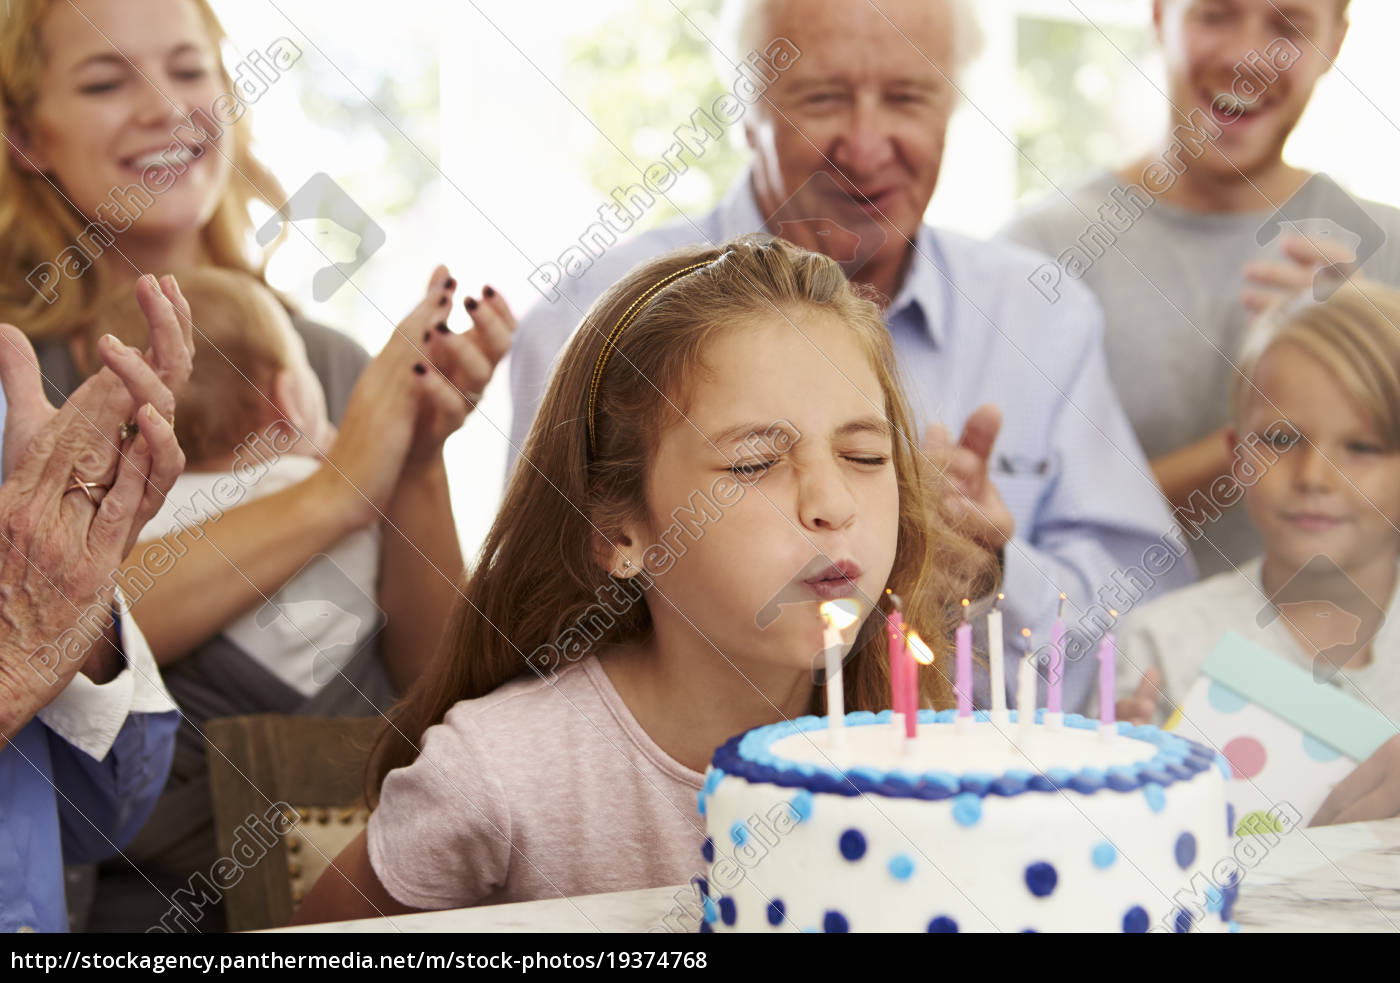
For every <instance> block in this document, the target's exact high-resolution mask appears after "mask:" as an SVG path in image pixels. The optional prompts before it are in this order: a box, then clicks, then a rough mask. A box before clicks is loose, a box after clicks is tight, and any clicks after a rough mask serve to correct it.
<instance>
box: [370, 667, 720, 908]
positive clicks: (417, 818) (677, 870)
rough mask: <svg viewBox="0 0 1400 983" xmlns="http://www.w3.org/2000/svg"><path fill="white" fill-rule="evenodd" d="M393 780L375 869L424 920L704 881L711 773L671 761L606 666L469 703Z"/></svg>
mask: <svg viewBox="0 0 1400 983" xmlns="http://www.w3.org/2000/svg"><path fill="white" fill-rule="evenodd" d="M422 749H423V750H422V754H420V755H419V757H418V760H417V761H415V762H414V763H413V764H412V765H410V766H409V767H407V768H399V769H397V770H395V771H393V772H390V773H389V775H388V777H387V778H385V780H384V787H383V789H382V791H381V792H380V797H379V806H378V808H376V809H375V810H374V813H373V815H371V816H370V820H369V831H368V845H369V858H370V863H371V864H373V865H374V871H375V873H376V874H377V875H378V876H379V879H380V881H381V882H382V883H383V884H384V886H385V888H387V889H388V891H389V893H390V894H392V895H393V896H394V897H395V898H396V899H398V900H399V901H400V902H402V903H403V904H406V905H409V906H410V907H414V908H432V909H442V908H464V907H467V906H468V905H477V904H504V903H506V902H511V901H534V900H538V899H541V898H553V897H560V896H565V897H569V896H575V895H581V894H598V893H602V892H606V891H627V890H635V889H640V888H648V887H661V886H665V885H667V884H683V883H685V882H686V881H688V880H689V879H690V878H691V877H692V876H694V875H695V874H698V873H702V872H703V868H704V861H703V860H702V858H701V856H700V846H701V844H702V843H703V842H704V838H705V833H704V825H703V820H702V819H701V817H700V815H699V814H698V813H697V811H696V804H695V800H696V794H697V793H698V792H699V790H700V786H701V784H702V783H703V781H704V776H702V775H701V774H700V773H699V772H696V771H692V770H691V769H689V768H686V767H685V766H683V765H681V764H679V763H678V762H676V761H675V760H673V759H672V758H670V757H668V756H667V755H666V753H665V752H663V751H662V750H661V749H660V748H659V747H657V746H656V744H655V743H653V742H652V740H651V738H650V737H648V736H647V735H646V733H645V732H644V731H643V730H642V728H641V727H640V726H639V725H638V724H637V721H636V720H635V719H634V718H633V717H632V714H631V712H630V711H629V710H628V709H627V706H626V705H625V704H624V703H623V702H622V698H621V697H619V696H618V694H617V690H615V689H614V688H613V685H612V683H611V682H610V681H609V680H608V677H607V674H606V673H604V672H603V668H602V666H600V665H599V664H598V660H597V659H595V658H594V657H593V656H588V657H587V658H585V659H583V660H582V661H580V662H578V663H576V664H575V665H573V666H570V667H569V668H567V669H565V670H564V671H562V672H560V673H559V675H558V677H557V679H556V680H555V683H554V685H552V686H551V685H550V684H548V683H546V682H545V681H544V680H542V679H540V678H538V677H536V676H534V675H531V676H529V677H526V678H520V679H515V680H512V681H511V682H509V683H506V684H505V685H504V686H502V687H501V688H499V689H497V690H496V691H494V692H492V693H489V694H487V695H486V696H483V697H481V698H480V699H477V700H463V701H461V702H460V703H458V704H457V705H456V706H454V707H453V708H452V709H451V710H449V711H447V715H446V716H445V717H444V718H443V722H442V723H440V724H438V725H436V726H434V727H431V728H429V729H428V732H427V734H426V735H424V739H423V743H422Z"/></svg>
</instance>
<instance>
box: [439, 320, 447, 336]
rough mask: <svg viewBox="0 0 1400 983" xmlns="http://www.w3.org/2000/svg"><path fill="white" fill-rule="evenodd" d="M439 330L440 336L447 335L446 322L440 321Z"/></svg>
mask: <svg viewBox="0 0 1400 983" xmlns="http://www.w3.org/2000/svg"><path fill="white" fill-rule="evenodd" d="M437 329H438V334H447V322H446V321H439V322H438V326H437Z"/></svg>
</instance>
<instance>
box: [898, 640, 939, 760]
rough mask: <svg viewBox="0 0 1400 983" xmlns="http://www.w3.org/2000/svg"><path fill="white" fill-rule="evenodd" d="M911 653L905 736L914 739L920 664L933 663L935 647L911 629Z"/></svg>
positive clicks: (917, 714) (917, 729)
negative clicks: (930, 646)
mask: <svg viewBox="0 0 1400 983" xmlns="http://www.w3.org/2000/svg"><path fill="white" fill-rule="evenodd" d="M908 642H909V654H910V655H912V656H913V658H911V659H909V660H908V662H909V688H908V694H909V716H908V717H907V718H905V719H906V721H907V722H906V724H905V727H906V728H907V730H906V731H905V736H906V737H908V738H909V739H910V740H913V739H914V738H915V737H917V736H918V733H919V666H931V665H933V649H931V648H929V647H928V643H927V642H925V641H924V640H923V639H922V638H920V637H919V633H918V632H916V631H913V630H911V631H910V632H909V635H908Z"/></svg>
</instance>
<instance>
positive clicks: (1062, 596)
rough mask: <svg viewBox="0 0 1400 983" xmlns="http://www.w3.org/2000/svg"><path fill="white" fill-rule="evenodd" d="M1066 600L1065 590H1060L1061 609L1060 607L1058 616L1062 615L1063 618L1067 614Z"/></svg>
mask: <svg viewBox="0 0 1400 983" xmlns="http://www.w3.org/2000/svg"><path fill="white" fill-rule="evenodd" d="M1065 600H1066V598H1065V592H1064V591H1060V609H1059V612H1058V614H1057V616H1058V617H1061V618H1063V617H1064V616H1065Z"/></svg>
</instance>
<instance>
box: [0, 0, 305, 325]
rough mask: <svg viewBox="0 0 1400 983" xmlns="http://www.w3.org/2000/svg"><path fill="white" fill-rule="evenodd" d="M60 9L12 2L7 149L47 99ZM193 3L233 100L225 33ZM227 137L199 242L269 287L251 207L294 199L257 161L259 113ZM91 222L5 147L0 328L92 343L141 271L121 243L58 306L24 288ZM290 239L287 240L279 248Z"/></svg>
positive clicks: (4, 48) (59, 293)
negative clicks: (49, 24) (223, 167)
mask: <svg viewBox="0 0 1400 983" xmlns="http://www.w3.org/2000/svg"><path fill="white" fill-rule="evenodd" d="M58 2H60V0H6V4H5V10H4V12H3V14H0V137H4V138H6V142H8V137H9V130H10V128H11V127H12V126H14V125H16V124H18V125H20V126H24V125H26V124H28V123H29V121H30V119H31V114H32V113H33V110H34V106H35V104H36V103H37V102H38V100H39V96H40V94H41V93H40V86H41V84H42V79H43V71H44V58H45V52H44V45H43V26H44V19H45V18H46V17H47V16H48V13H49V11H50V9H52V8H53V7H54V6H55V4H57V3H58ZM189 2H190V3H193V4H194V6H195V9H196V11H197V12H198V13H199V18H200V20H201V22H202V23H203V24H204V26H205V28H206V30H207V31H208V32H209V42H210V45H211V46H212V48H213V51H214V58H215V61H216V62H217V69H218V73H219V76H220V78H221V79H222V91H223V92H225V93H232V92H233V91H234V89H233V79H232V78H231V77H230V76H229V73H228V69H227V68H226V67H225V65H224V63H223V58H222V56H221V54H220V49H221V46H222V44H223V42H224V40H225V35H224V29H223V27H222V26H221V25H220V24H219V19H218V17H216V16H215V15H214V11H213V8H211V7H210V6H209V3H208V0H189ZM228 129H229V131H230V134H231V136H232V144H231V151H230V152H229V156H230V164H231V173H230V174H229V181H228V186H227V188H225V189H224V194H223V197H222V198H221V199H220V200H219V204H218V207H217V209H216V210H215V212H214V214H213V216H212V217H211V218H210V219H209V221H208V222H207V223H205V226H204V228H203V229H202V230H201V233H200V241H201V244H202V245H203V247H204V251H205V254H206V255H207V256H208V257H209V261H210V262H211V263H212V264H213V265H215V266H220V267H225V268H227V269H233V270H238V271H240V272H242V273H247V274H249V275H250V276H254V277H256V278H257V279H258V280H259V281H262V282H263V283H264V285H266V280H265V278H264V276H263V270H264V267H265V266H266V253H264V254H263V255H262V256H256V257H255V256H254V255H253V254H252V253H251V252H250V249H251V243H252V231H253V220H252V217H251V216H250V215H249V214H248V206H249V204H250V203H251V202H252V201H253V200H254V199H256V200H258V201H262V202H264V203H266V204H267V205H269V206H271V207H272V208H281V207H283V202H284V201H285V200H286V193H285V192H284V191H283V190H282V186H281V185H280V184H279V183H278V182H277V179H276V178H275V177H273V176H272V172H271V171H269V170H268V169H267V168H266V167H264V166H263V165H262V163H260V162H259V161H258V159H257V158H256V157H254V156H253V152H252V149H251V148H252V139H253V133H252V117H251V114H249V113H247V112H244V113H243V114H242V115H241V116H240V117H238V119H237V120H235V121H234V122H233V123H232V124H231V125H229V126H228ZM172 142H174V137H172ZM91 222H92V219H91V217H89V216H86V215H83V214H82V213H81V212H80V211H78V210H77V209H76V208H74V207H73V206H72V205H70V204H69V203H68V201H67V200H66V199H65V197H64V195H63V194H62V193H60V191H58V190H57V189H55V187H54V186H53V185H52V184H51V183H50V179H49V178H48V177H46V176H45V175H43V174H35V173H34V172H32V171H29V170H27V169H25V168H22V167H20V166H19V165H18V163H17V162H16V161H15V160H14V158H13V156H12V155H11V153H9V152H8V149H6V148H3V147H0V321H8V322H10V323H12V324H16V325H18V326H19V327H20V328H21V329H22V330H23V331H24V333H25V334H27V335H29V337H31V338H34V339H36V340H38V339H42V338H53V337H63V338H66V337H69V336H71V335H73V334H84V335H86V334H89V333H91V332H93V331H94V330H95V325H96V322H97V315H98V313H99V312H100V311H102V310H103V309H104V308H105V307H106V305H107V304H108V303H109V302H110V301H112V300H113V299H114V298H115V297H116V296H117V295H118V294H120V293H121V291H122V290H123V289H124V288H125V287H127V286H129V285H130V282H131V281H132V280H134V279H135V278H136V273H137V272H140V271H134V270H132V269H131V268H130V266H129V265H128V263H127V261H126V260H125V259H123V258H122V256H121V254H120V252H119V249H120V246H121V243H120V241H118V242H117V243H116V244H114V245H108V246H107V247H106V249H105V250H104V251H103V252H102V254H101V255H100V256H98V258H97V259H96V260H95V261H93V263H92V265H91V267H89V268H88V269H87V270H85V271H83V273H82V274H81V275H79V276H76V277H70V276H67V275H66V274H65V275H63V276H62V277H61V279H60V281H59V282H58V283H57V284H55V285H54V291H55V296H54V298H53V300H52V303H50V302H49V301H48V299H46V298H45V297H43V296H42V295H41V294H40V293H39V291H38V290H36V289H35V288H34V287H32V286H31V285H30V284H29V283H27V282H26V280H25V278H26V277H27V276H29V275H30V273H31V272H32V271H33V270H34V269H36V268H37V267H38V266H39V265H40V264H41V263H56V264H57V263H58V262H59V256H60V254H61V253H63V251H64V250H65V249H69V248H73V247H75V244H77V243H78V242H79V241H80V237H81V236H82V233H83V231H84V230H85V229H87V228H88V226H89V225H90V224H91ZM99 228H100V225H99ZM284 234H285V230H284ZM282 238H283V236H281V235H279V237H278V239H277V240H276V242H274V243H273V245H274V246H275V245H276V244H277V243H278V242H280V241H281V239H282ZM91 240H92V235H91V234H90V233H89V235H88V236H86V237H83V241H91ZM85 252H86V250H85ZM59 265H62V264H59ZM155 272H158V273H163V272H167V271H164V270H157V271H155Z"/></svg>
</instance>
